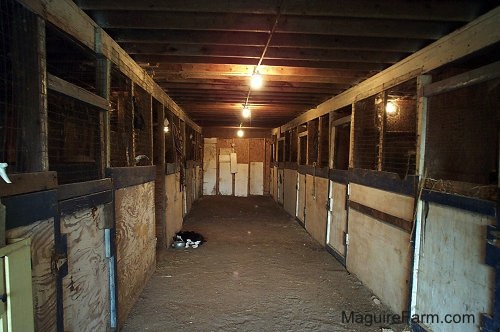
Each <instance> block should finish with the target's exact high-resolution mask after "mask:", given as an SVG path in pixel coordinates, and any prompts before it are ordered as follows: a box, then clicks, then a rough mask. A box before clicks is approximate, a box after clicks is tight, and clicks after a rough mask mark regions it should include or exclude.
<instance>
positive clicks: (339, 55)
mask: <svg viewBox="0 0 500 332" xmlns="http://www.w3.org/2000/svg"><path fill="white" fill-rule="evenodd" d="M122 47H123V49H124V50H125V51H126V52H127V53H128V54H130V55H134V54H140V55H176V56H181V57H186V56H187V57H191V56H195V57H196V56H198V57H205V56H208V57H238V58H251V59H255V63H257V61H258V59H259V58H260V56H261V55H262V47H254V46H226V45H223V46H220V45H211V46H204V45H187V44H184V45H171V44H166V45H162V44H146V43H132V44H128V43H126V44H124V45H122ZM408 55H409V53H401V52H385V51H380V50H379V51H352V50H333V49H315V48H310V49H307V48H275V47H269V48H268V50H267V52H266V55H265V59H266V60H267V59H285V60H310V61H319V62H321V61H343V62H378V63H387V64H392V63H396V62H398V61H400V60H401V59H403V58H405V57H406V56H408ZM318 67H321V64H318Z"/></svg>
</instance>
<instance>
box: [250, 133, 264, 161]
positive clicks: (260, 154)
mask: <svg viewBox="0 0 500 332" xmlns="http://www.w3.org/2000/svg"><path fill="white" fill-rule="evenodd" d="M249 145H250V146H249V158H250V159H249V160H250V161H262V162H264V161H265V151H264V150H265V149H264V139H263V138H251V139H250V141H249Z"/></svg>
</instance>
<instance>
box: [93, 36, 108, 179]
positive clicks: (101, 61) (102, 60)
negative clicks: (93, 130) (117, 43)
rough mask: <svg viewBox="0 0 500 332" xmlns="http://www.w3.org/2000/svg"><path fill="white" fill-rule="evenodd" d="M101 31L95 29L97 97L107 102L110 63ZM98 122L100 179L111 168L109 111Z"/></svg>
mask: <svg viewBox="0 0 500 332" xmlns="http://www.w3.org/2000/svg"><path fill="white" fill-rule="evenodd" d="M101 32H102V30H101V29H100V28H97V27H96V28H95V39H94V40H95V50H96V53H97V59H96V62H97V63H96V79H97V82H96V84H97V86H96V92H97V95H99V96H101V97H103V98H104V99H106V100H107V101H108V102H109V97H110V89H111V62H110V61H109V60H108V59H107V58H106V57H105V56H104V55H103V54H102V38H101ZM99 121H100V126H99V130H100V137H101V140H100V144H101V167H100V171H101V177H104V174H105V171H106V168H108V167H110V166H111V157H110V156H111V152H110V151H111V150H110V145H111V138H110V122H109V111H101V112H100V114H99Z"/></svg>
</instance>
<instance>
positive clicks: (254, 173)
mask: <svg viewBox="0 0 500 332" xmlns="http://www.w3.org/2000/svg"><path fill="white" fill-rule="evenodd" d="M263 194H264V163H263V162H261V161H252V162H251V163H250V195H263Z"/></svg>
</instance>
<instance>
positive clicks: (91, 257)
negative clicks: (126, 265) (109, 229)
mask: <svg viewBox="0 0 500 332" xmlns="http://www.w3.org/2000/svg"><path fill="white" fill-rule="evenodd" d="M106 218H107V216H106V212H105V206H104V205H98V206H95V207H93V208H86V209H82V210H79V211H76V212H74V213H71V214H68V215H62V216H61V233H62V234H64V235H66V238H67V243H68V249H67V250H68V251H67V255H68V274H67V275H66V276H65V277H64V278H63V304H64V330H65V331H97V330H101V331H102V330H106V328H107V327H108V325H109V322H110V303H109V270H108V259H107V258H106V252H105V251H106V248H105V242H104V228H105V224H106Z"/></svg>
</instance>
